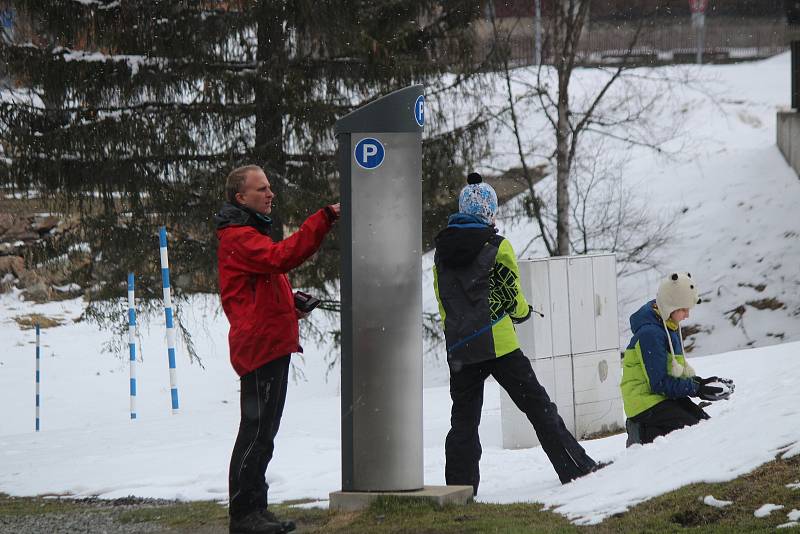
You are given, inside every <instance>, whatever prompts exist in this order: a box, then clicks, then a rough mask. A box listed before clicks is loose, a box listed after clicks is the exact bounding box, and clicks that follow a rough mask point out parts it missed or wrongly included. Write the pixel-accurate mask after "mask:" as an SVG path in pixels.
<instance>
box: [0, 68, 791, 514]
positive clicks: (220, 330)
mask: <svg viewBox="0 0 800 534" xmlns="http://www.w3.org/2000/svg"><path fill="white" fill-rule="evenodd" d="M703 73H704V74H707V75H709V76H710V77H713V78H715V79H716V80H717V81H716V82H715V83H716V84H717V85H716V86H717V87H718V90H721V91H723V96H722V97H721V99H718V101H717V103H716V104H714V103H712V102H710V101H709V100H707V99H704V98H700V97H697V95H688V96H686V98H687V101H686V102H685V103H684V106H683V107H684V108H685V109H686V110H687V111H686V112H685V122H686V123H687V124H688V125H689V126H690V127H691V129H692V130H693V131H694V133H695V134H697V135H702V136H703V137H704V138H705V142H704V143H703V145H702V146H701V147H695V148H696V152H695V154H694V155H693V156H692V157H691V158H688V159H687V158H677V159H663V158H660V157H657V156H656V155H654V154H653V153H652V152H649V151H646V150H644V149H642V150H641V151H639V150H634V151H632V152H631V153H630V154H628V155H627V156H626V157H627V161H628V163H627V165H626V167H625V171H624V180H625V181H626V184H630V185H631V187H636V188H637V190H638V191H640V192H641V194H642V195H643V198H644V201H645V202H646V203H647V205H648V206H649V207H650V209H652V210H653V212H664V211H670V210H674V209H678V210H681V209H682V208H684V207H685V208H688V209H687V210H686V211H685V213H683V214H682V215H681V217H680V218H679V219H678V220H677V222H676V224H675V226H674V227H673V231H674V233H675V235H676V239H674V240H673V242H672V243H671V244H670V245H669V246H668V247H667V249H666V250H665V251H663V258H664V260H663V261H664V264H663V266H661V267H660V270H661V271H662V272H668V271H670V270H678V269H680V270H689V271H691V272H692V275H693V277H694V278H695V279H696V280H697V281H698V284H700V286H701V288H702V289H701V292H702V293H703V297H704V299H705V300H707V301H708V302H704V303H703V304H702V305H701V306H698V307H697V308H696V309H695V311H694V312H693V315H692V319H691V321H690V322H695V323H699V324H700V325H702V326H703V327H704V328H706V329H707V330H710V333H701V334H699V335H698V336H697V338H696V345H695V350H694V352H693V355H694V358H693V362H692V365H693V367H694V368H695V369H696V370H697V371H698V372H699V373H701V374H703V375H712V374H718V375H723V376H728V377H731V378H733V379H734V380H735V381H736V393H735V395H734V396H733V397H732V399H731V400H730V401H726V402H722V403H717V404H716V405H714V406H712V407H711V408H709V412H710V413H711V415H712V419H711V420H710V421H706V422H704V423H702V424H700V425H698V426H696V427H694V428H690V429H684V430H682V431H679V432H676V433H673V434H671V435H670V436H668V437H666V438H660V439H658V440H657V441H656V442H655V443H653V444H651V445H648V446H645V447H641V446H636V447H633V448H630V449H625V446H624V436H622V435H618V436H612V437H609V438H605V439H599V440H593V441H586V442H584V445H585V447H586V449H587V450H588V452H589V453H590V454H591V455H592V456H593V457H595V458H596V459H598V460H601V461H609V460H613V461H614V463H613V464H612V465H610V466H609V467H607V468H605V469H603V470H601V471H599V472H597V473H595V474H592V475H590V476H588V477H585V478H583V479H580V480H578V481H575V482H573V483H570V484H568V485H566V486H562V485H560V484H559V483H558V480H557V478H556V476H555V472H554V471H553V470H552V468H551V467H550V465H549V463H548V461H547V458H546V457H545V455H544V454H543V453H542V451H541V450H540V449H539V448H534V449H528V450H517V451H509V450H504V449H502V447H501V442H502V439H501V429H500V396H499V392H498V390H497V385H496V384H495V383H494V382H492V381H490V382H488V383H487V386H486V400H485V405H484V413H483V419H482V425H481V437H482V442H483V445H484V453H483V459H482V462H481V471H482V477H481V479H482V482H481V488H480V494H479V496H478V499H479V500H482V501H487V502H518V501H527V502H531V501H535V502H543V503H545V504H547V505H548V506H550V507H552V508H554V509H555V510H557V511H558V512H560V513H563V514H565V515H567V516H568V517H570V518H571V519H573V520H575V521H576V522H597V521H600V520H602V519H603V518H605V517H607V516H608V515H610V514H613V513H616V512H619V511H622V510H625V509H627V508H628V507H630V506H632V505H635V504H636V503H637V502H641V501H642V500H645V499H648V498H651V497H653V496H656V495H659V494H662V493H664V492H666V491H669V490H672V489H675V488H678V487H680V486H683V485H685V484H689V483H693V482H698V481H724V480H730V479H732V478H735V477H737V476H739V475H741V474H744V473H747V472H749V471H751V470H752V469H754V468H755V467H757V466H759V465H761V464H763V463H765V462H768V461H770V460H772V459H773V458H774V457H775V455H776V453H778V452H779V451H785V452H786V454H788V455H795V454H798V453H800V427H798V425H797V424H795V423H796V421H797V419H798V417H800V390H798V389H797V388H796V385H795V382H796V378H795V377H797V376H800V357H799V356H800V343H797V342H794V343H790V342H789V341H800V316H799V315H798V313H800V274H798V268H797V266H798V265H800V216H798V214H797V213H796V206H798V205H800V180H798V179H797V176H795V175H794V174H793V173H792V172H791V171H790V169H789V168H788V166H786V165H785V163H784V162H783V159H782V157H781V155H780V154H779V152H778V150H777V149H776V148H775V146H774V143H775V139H774V136H775V117H774V115H775V112H776V110H777V109H778V108H779V107H780V106H784V105H786V104H787V103H788V92H789V89H788V87H789V83H788V78H789V61H788V56H787V55H784V56H781V57H777V58H773V59H770V60H767V61H761V62H757V63H749V64H743V65H728V66H709V67H704V68H703ZM719 88H721V89H719ZM717 106H719V107H717ZM723 112H724V113H723ZM505 142H506V140H504V139H502V138H500V139H499V140H498V143H505ZM501 148H503V147H498V150H500V149H501ZM506 148H507V147H506ZM512 207H513V206H509V208H508V209H511V208H512ZM503 226H504V227H503V232H504V233H505V234H506V235H508V236H509V238H510V239H511V241H512V243H513V245H514V247H515V248H517V249H518V250H522V249H524V248H525V247H526V245H527V244H528V243H529V242H530V239H531V236H532V235H533V229H532V227H530V226H529V225H523V224H507V225H506V224H504V225H503ZM527 254H536V250H535V247H533V248H531V249H529V250H528V251H526V255H527ZM177 261H179V258H173V262H177ZM430 262H431V258H430V256H429V255H428V256H426V257H425V258H424V261H423V265H424V266H425V268H426V269H428V268H429V267H430ZM734 264H735V265H734ZM658 277H659V274H658V273H645V274H640V275H636V276H629V277H625V278H622V279H621V280H620V301H621V302H620V324H621V325H624V324H625V323H627V315H628V314H629V313H630V312H631V311H632V310H633V309H635V308H636V307H637V306H638V305H640V304H641V302H642V301H643V300H644V299H646V298H649V297H650V296H652V294H653V292H654V291H655V287H656V284H657V280H658ZM746 284H750V285H746ZM759 284H764V286H765V288H764V289H763V290H762V291H760V292H759V291H757V290H756V289H755V288H754V287H751V286H758V285H759ZM766 297H774V298H776V299H777V300H779V301H780V302H782V303H783V304H784V305H785V307H784V308H781V309H776V310H768V309H765V310H757V309H756V308H754V307H753V306H750V305H747V304H746V302H747V301H750V300H756V299H761V298H766ZM424 303H425V304H424V305H425V307H426V309H427V310H430V311H433V309H435V308H433V305H434V300H433V295H432V291H431V287H430V279H429V275H427V274H426V276H425V287H424ZM740 304H743V305H744V306H745V312H744V315H743V319H744V320H743V322H739V323H738V324H737V325H733V324H732V323H731V322H730V321H729V320H728V318H727V317H726V315H725V312H726V311H727V310H730V309H733V308H735V307H737V306H739V305H740ZM190 310H191V313H187V314H185V315H184V316H183V317H182V320H183V323H184V325H186V326H187V327H188V328H189V329H190V330H191V331H192V332H193V334H194V340H195V344H196V346H197V347H198V350H199V352H200V354H201V355H202V357H203V363H204V368H201V367H200V366H198V365H197V364H190V363H189V361H188V359H187V358H186V357H185V355H186V351H185V350H184V348H183V347H181V346H180V345H179V347H178V352H179V355H180V356H179V359H178V388H179V395H180V401H181V410H180V413H179V414H177V415H171V414H170V397H169V378H168V369H167V358H166V345H165V340H164V332H163V327H162V326H161V323H160V322H158V321H155V322H153V323H152V324H151V325H150V326H149V328H148V327H143V328H141V331H140V346H139V347H138V348H140V349H141V350H140V352H139V354H140V356H141V361H140V362H139V364H138V410H137V411H138V420H136V421H131V420H130V419H129V396H128V362H127V352H125V353H123V354H109V353H103V352H102V346H103V344H104V343H105V342H106V341H108V340H109V338H110V336H111V334H110V333H109V332H103V331H99V330H98V329H97V328H96V327H95V326H93V325H91V324H88V323H86V322H85V321H83V322H73V320H74V319H76V318H78V317H79V316H80V314H81V312H82V303H81V301H79V300H75V301H64V302H55V303H49V304H44V305H34V304H31V303H26V302H21V301H20V300H19V299H18V297H17V295H16V294H6V295H2V296H0V339H2V341H3V347H4V350H3V351H2V353H0V492H6V493H10V494H13V495H36V494H70V495H77V496H86V495H99V496H101V497H106V498H113V497H120V496H126V495H137V496H142V497H164V498H180V499H216V500H220V501H224V500H225V499H226V498H227V467H228V466H227V463H228V459H229V455H230V451H231V448H232V446H233V441H234V438H235V434H236V429H237V425H238V381H237V377H236V376H235V374H234V372H233V371H232V369H231V368H230V365H229V363H228V354H227V350H228V349H227V343H226V335H227V323H226V321H225V319H224V316H222V315H221V314H220V310H219V305H218V299H217V298H216V297H215V296H196V297H195V298H194V299H193V301H192V306H191V307H190ZM33 312H35V313H41V314H44V315H47V316H50V317H53V316H60V317H61V318H63V319H64V320H65V323H64V325H63V326H59V327H55V328H49V329H45V330H43V331H42V344H43V350H42V360H41V367H42V373H41V394H42V407H41V412H42V421H41V424H42V427H41V432H39V433H35V432H34V431H33V429H34V409H35V408H34V366H35V360H34V345H33V341H34V334H33V331H32V330H21V329H20V328H19V327H18V326H17V324H16V322H14V321H13V317H15V316H19V315H23V314H27V313H33ZM315 313H317V312H315ZM120 320H121V321H124V320H125V318H124V317H120ZM781 334H782V336H781ZM625 337H626V333H625V332H624V329H622V330H621V338H622V340H623V343H624V341H625ZM781 342H783V343H782V344H780V343H781ZM776 343H778V344H776ZM748 344H749V345H750V346H755V347H757V348H751V349H748V350H738V351H736V350H734V349H741V348H744V347H747V346H748ZM305 345H306V352H305V355H304V356H302V358H300V357H297V358H296V359H295V362H296V363H297V366H298V370H299V371H302V373H303V375H304V378H302V379H300V380H298V381H296V382H295V383H293V384H292V385H291V387H290V388H289V394H288V399H287V406H286V411H285V415H284V418H283V422H282V425H281V430H280V433H279V435H278V439H277V448H276V453H275V458H274V460H273V462H272V463H271V464H270V468H269V471H268V473H267V478H268V481H269V483H270V487H271V489H270V498H271V500H272V501H274V502H278V501H283V500H287V499H296V498H311V499H319V500H320V505H322V506H324V505H325V504H326V503H325V500H326V499H327V496H328V493H329V492H331V491H336V490H338V489H340V487H341V484H340V448H339V440H340V435H339V433H340V427H339V413H340V399H339V396H338V378H339V375H338V373H339V370H338V368H336V369H334V370H333V371H331V372H330V373H329V372H328V371H327V361H329V360H330V358H331V357H332V356H333V354H332V351H333V349H332V347H331V346H330V345H322V346H315V345H314V344H313V343H306V344H305ZM768 345H772V346H768ZM428 349H429V352H428V354H426V357H425V389H424V440H425V481H426V483H427V484H443V483H444V475H443V471H444V451H443V448H444V438H445V435H446V433H447V430H448V425H449V409H450V400H449V394H448V388H447V371H446V368H445V366H444V365H443V363H442V359H443V358H442V355H441V350H440V349H439V348H438V347H436V346H430V347H428ZM730 351H733V352H730ZM712 354H713V355H712ZM720 451H723V452H722V453H720ZM670 465H672V466H680V468H677V469H665V466H670ZM709 502H713V497H712V499H709ZM765 504H767V503H765ZM774 504H780V503H774ZM754 512H755V510H754Z"/></svg>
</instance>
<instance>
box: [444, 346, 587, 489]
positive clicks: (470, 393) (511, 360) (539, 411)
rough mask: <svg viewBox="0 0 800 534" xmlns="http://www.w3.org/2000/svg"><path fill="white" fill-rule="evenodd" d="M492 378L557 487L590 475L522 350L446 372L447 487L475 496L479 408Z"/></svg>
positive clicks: (582, 454) (579, 449)
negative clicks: (531, 435)
mask: <svg viewBox="0 0 800 534" xmlns="http://www.w3.org/2000/svg"><path fill="white" fill-rule="evenodd" d="M489 375H492V376H493V377H494V378H495V380H497V383H498V384H500V385H501V386H502V387H503V389H505V390H506V391H507V392H508V395H509V396H510V397H511V400H513V401H514V404H516V405H517V408H519V409H520V410H522V411H523V412H524V413H525V415H526V416H527V417H528V420H529V421H530V422H531V424H532V425H533V428H534V430H535V431H536V436H537V437H538V438H539V443H541V445H542V449H544V452H545V453H546V454H547V457H548V458H549V459H550V463H552V464H553V468H554V469H555V470H556V473H557V474H558V478H559V480H561V482H562V483H567V482H569V481H570V480H573V479H575V478H578V477H580V476H583V475H585V474H587V473H589V472H590V471H591V470H592V469H593V468H594V467H595V466H596V464H595V462H594V460H592V459H591V458H590V457H589V456H588V455H587V454H586V451H584V450H583V447H581V445H580V444H579V443H578V442H577V440H576V439H575V438H574V437H573V436H572V434H570V433H569V431H568V430H567V428H566V427H565V426H564V421H563V420H562V419H561V416H560V415H558V411H557V409H556V405H555V404H553V402H551V401H550V397H548V395H547V391H545V389H544V387H542V385H541V384H539V381H538V380H537V379H536V375H535V374H534V372H533V369H532V368H531V363H530V361H528V358H526V357H525V355H523V354H522V351H521V350H519V349H518V350H515V351H514V352H511V353H510V354H506V355H505V356H501V357H500V358H495V359H494V360H489V361H485V362H480V363H474V364H468V365H463V366H461V367H460V368H459V369H458V370H457V371H455V370H454V369H453V367H451V370H450V397H451V398H452V399H453V410H452V413H451V417H450V432H449V433H448V434H447V439H446V441H445V457H446V458H445V459H446V463H445V479H446V480H447V484H448V485H464V486H472V488H473V493H474V494H475V495H477V494H478V484H479V483H480V478H481V477H480V469H479V466H478V464H479V462H480V459H481V453H482V449H481V442H480V438H479V436H478V425H479V424H480V420H481V407H482V406H483V383H484V381H485V380H486V379H487V378H488V377H489Z"/></svg>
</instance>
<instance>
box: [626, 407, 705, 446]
mask: <svg viewBox="0 0 800 534" xmlns="http://www.w3.org/2000/svg"><path fill="white" fill-rule="evenodd" d="M703 419H709V415H708V414H707V413H706V412H705V411H704V410H703V409H702V408H700V407H699V406H698V405H696V404H695V403H694V402H692V401H691V399H689V398H688V397H684V398H682V399H666V400H663V401H661V402H659V403H658V404H656V405H655V406H653V407H652V408H648V409H647V410H645V411H643V412H642V413H640V414H639V415H637V416H635V417H631V419H630V421H632V422H634V423H636V424H637V425H638V427H639V428H638V430H639V440H640V441H635V440H634V441H633V443H651V442H652V441H653V440H654V439H656V438H657V437H658V436H666V435H667V434H669V433H670V432H672V431H673V430H678V429H679V428H683V427H685V426H692V425H696V424H697V423H699V422H700V421H702V420H703ZM626 426H627V425H626ZM631 444H632V443H631Z"/></svg>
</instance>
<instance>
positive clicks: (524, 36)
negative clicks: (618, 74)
mask: <svg viewBox="0 0 800 534" xmlns="http://www.w3.org/2000/svg"><path fill="white" fill-rule="evenodd" d="M528 20H530V23H526V22H527V21H524V20H523V21H517V22H516V23H515V24H514V25H513V26H512V28H513V29H511V30H510V31H508V32H506V36H507V37H506V38H507V39H508V48H509V59H510V61H511V63H513V64H515V65H530V64H533V63H535V62H534V56H535V45H534V35H533V21H532V19H528ZM544 26H545V34H547V30H546V28H547V24H546V21H545V25H544ZM798 33H800V31H799V30H798V29H797V28H796V27H794V26H790V25H788V24H787V23H786V22H785V21H784V20H763V19H724V18H716V19H715V18H711V17H708V18H706V26H705V40H704V46H703V51H704V53H703V60H704V61H709V62H724V61H731V60H739V59H757V58H764V57H769V56H772V55H775V54H778V53H781V52H784V51H786V50H788V49H789V42H790V41H791V40H792V38H798V37H797V35H798ZM635 35H636V26H635V24H633V23H628V24H625V25H614V24H607V23H593V24H591V25H590V26H589V27H587V28H585V29H584V32H583V34H582V36H581V40H580V44H579V52H578V61H579V62H580V63H582V64H596V63H614V62H618V61H621V60H622V58H623V57H624V56H625V55H626V53H627V51H628V48H629V47H630V46H631V43H632V42H633V39H634V36H635ZM493 38H494V37H493V34H492V33H490V32H488V31H484V32H482V33H481V34H480V38H479V41H478V42H479V43H480V44H479V46H480V47H483V48H482V51H483V52H484V53H486V54H488V53H489V52H490V50H491V49H492V48H493V44H494V43H493V41H492V39H493ZM696 51H697V32H696V30H695V28H694V27H693V26H692V25H691V23H690V22H689V20H687V21H686V22H685V23H676V22H675V21H674V20H670V21H664V22H654V23H650V24H648V25H647V26H646V27H644V28H643V29H642V31H641V32H640V33H639V35H638V38H637V39H636V41H635V45H634V47H633V53H632V55H631V56H632V57H631V58H630V60H631V61H634V62H637V63H682V62H692V61H694V60H695V56H696ZM543 56H544V62H545V63H551V62H552V53H551V51H550V50H549V47H548V46H547V37H546V36H545V39H544V50H543Z"/></svg>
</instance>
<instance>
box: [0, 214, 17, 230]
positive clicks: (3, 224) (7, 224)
mask: <svg viewBox="0 0 800 534" xmlns="http://www.w3.org/2000/svg"><path fill="white" fill-rule="evenodd" d="M12 224H14V216H13V215H12V214H10V213H0V235H3V234H5V233H6V230H8V229H9V228H11V225H12Z"/></svg>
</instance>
